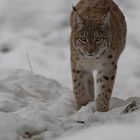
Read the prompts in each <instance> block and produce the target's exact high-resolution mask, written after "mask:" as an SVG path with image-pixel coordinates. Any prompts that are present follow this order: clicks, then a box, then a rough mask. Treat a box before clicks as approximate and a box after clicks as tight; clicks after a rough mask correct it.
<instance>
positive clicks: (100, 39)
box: [95, 37, 103, 43]
mask: <svg viewBox="0 0 140 140" xmlns="http://www.w3.org/2000/svg"><path fill="white" fill-rule="evenodd" d="M102 41H103V38H102V37H97V38H96V39H95V43H101V42H102Z"/></svg>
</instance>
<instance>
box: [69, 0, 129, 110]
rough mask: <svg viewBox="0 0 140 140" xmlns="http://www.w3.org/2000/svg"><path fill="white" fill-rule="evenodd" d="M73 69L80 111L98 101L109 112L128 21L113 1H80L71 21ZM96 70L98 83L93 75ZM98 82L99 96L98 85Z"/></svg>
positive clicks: (76, 98) (101, 107) (98, 105)
mask: <svg viewBox="0 0 140 140" xmlns="http://www.w3.org/2000/svg"><path fill="white" fill-rule="evenodd" d="M70 26H71V39H70V46H71V47H70V48H71V67H72V79H73V92H74V95H75V100H76V104H77V108H78V109H79V108H81V107H82V106H84V105H86V104H88V103H89V102H90V101H93V100H95V101H96V111H100V112H106V111H108V110H109V102H110V97H111V94H112V90H113V85H114V80H115V75H116V70H117V62H118V58H119V56H120V54H121V52H122V51H123V49H124V47H125V40H126V32H127V31H126V21H125V18H124V15H123V13H122V12H121V10H120V9H119V7H118V6H117V5H116V4H115V3H114V2H113V1H112V0H80V1H79V3H78V4H77V5H76V6H75V7H73V10H72V13H71V18H70ZM93 70H97V81H95V79H94V76H93V74H92V71H93ZM95 82H96V83H97V90H96V91H97V93H96V94H95V95H94V92H95V84H94V83H95Z"/></svg>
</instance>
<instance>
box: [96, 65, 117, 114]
mask: <svg viewBox="0 0 140 140" xmlns="http://www.w3.org/2000/svg"><path fill="white" fill-rule="evenodd" d="M115 75H116V66H114V67H113V66H110V65H109V66H108V67H106V68H103V69H101V70H99V72H98V74H97V97H96V111H99V112H107V111H108V110H109V103H110V98H111V94H112V90H113V85H114V80H115Z"/></svg>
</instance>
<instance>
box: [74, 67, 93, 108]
mask: <svg viewBox="0 0 140 140" xmlns="http://www.w3.org/2000/svg"><path fill="white" fill-rule="evenodd" d="M72 78H73V92H74V96H75V100H76V104H77V108H78V109H80V108H81V107H82V106H84V105H86V104H88V103H89V102H90V101H93V100H94V79H93V75H92V72H90V71H87V70H85V69H82V70H81V69H80V70H79V69H76V68H72Z"/></svg>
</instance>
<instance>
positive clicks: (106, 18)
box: [102, 10, 110, 25]
mask: <svg viewBox="0 0 140 140" xmlns="http://www.w3.org/2000/svg"><path fill="white" fill-rule="evenodd" d="M102 23H103V24H106V25H107V24H108V25H109V24H110V10H109V11H108V12H107V13H106V14H105V15H104V16H103V18H102Z"/></svg>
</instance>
